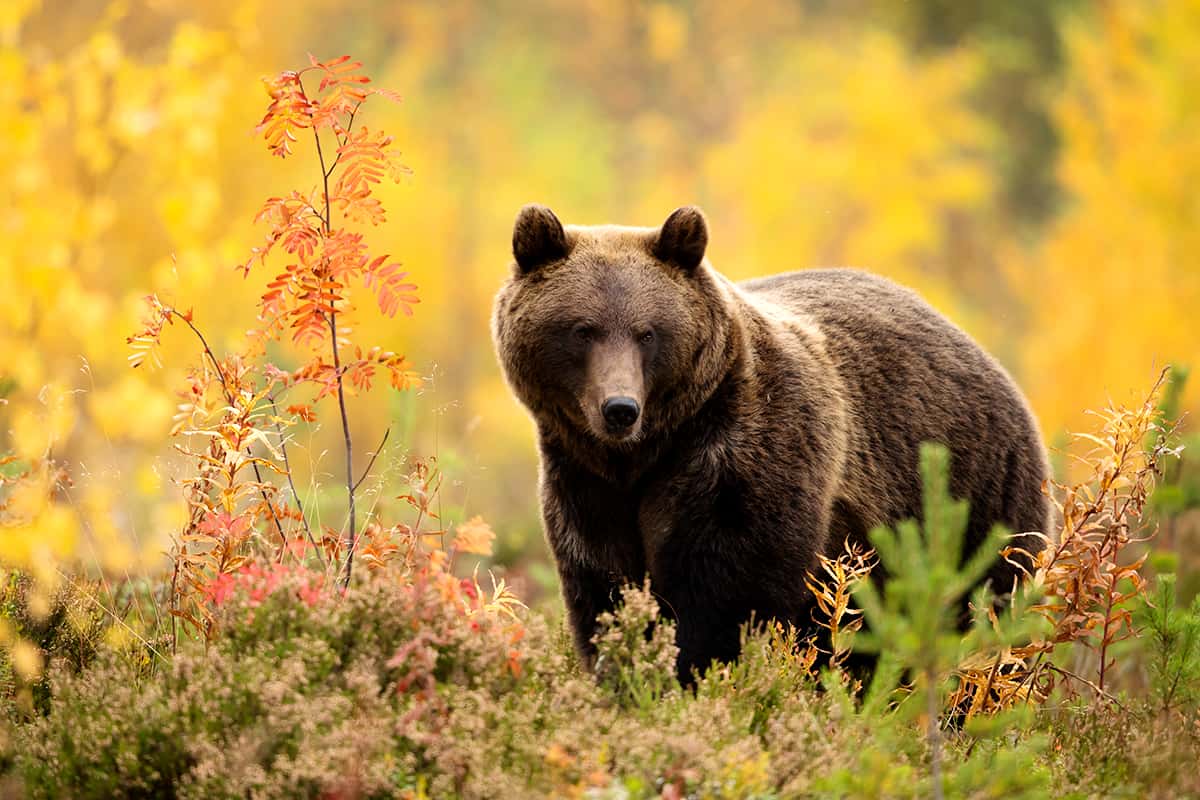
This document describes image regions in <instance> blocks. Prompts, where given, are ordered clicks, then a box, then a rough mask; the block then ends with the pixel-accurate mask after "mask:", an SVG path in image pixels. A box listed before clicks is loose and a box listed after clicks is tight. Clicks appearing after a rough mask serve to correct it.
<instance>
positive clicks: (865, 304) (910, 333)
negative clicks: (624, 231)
mask: <svg viewBox="0 0 1200 800" xmlns="http://www.w3.org/2000/svg"><path fill="white" fill-rule="evenodd" d="M738 288H739V289H740V290H741V293H742V296H743V297H744V298H745V299H746V300H747V301H748V302H749V303H751V304H752V305H753V304H756V303H761V306H760V307H761V308H762V309H764V310H765V311H766V312H767V313H768V314H774V315H778V314H779V313H780V311H781V310H782V312H783V313H790V314H795V315H796V316H797V319H798V321H801V322H803V323H804V324H802V325H799V326H797V329H798V330H812V329H813V328H815V329H817V330H818V331H820V335H821V339H822V342H821V345H822V347H823V349H824V351H825V352H826V353H827V354H828V356H829V359H830V363H832V364H833V366H834V368H835V369H836V370H837V373H838V376H837V377H838V383H839V384H840V388H841V390H842V391H843V392H844V394H845V397H846V400H847V403H848V407H849V409H850V410H851V416H852V418H853V420H854V422H853V423H852V431H853V433H852V441H851V442H850V453H849V455H850V462H849V464H848V468H847V469H848V475H847V478H848V481H849V484H850V485H848V486H847V487H846V490H847V491H848V492H849V493H850V494H859V493H860V492H861V493H863V494H869V493H879V494H881V495H882V496H876V497H875V502H879V501H880V500H883V501H884V502H883V503H882V505H883V506H884V507H885V509H886V511H887V512H888V513H887V516H890V517H892V518H893V519H898V518H903V517H905V516H912V515H915V514H916V512H917V507H916V502H917V499H918V498H919V497H920V489H919V485H918V484H917V480H916V453H917V449H918V447H919V445H920V443H921V442H922V441H938V442H942V443H943V444H945V445H947V446H948V447H949V448H950V450H951V451H952V453H954V457H955V462H956V469H955V473H956V474H955V475H954V476H953V477H954V478H955V479H956V480H954V481H952V483H954V484H957V485H954V486H952V491H954V492H955V494H956V495H958V496H962V497H967V498H968V499H970V500H971V501H972V503H973V504H975V506H976V507H975V508H973V516H974V515H975V513H978V514H979V515H980V516H981V517H982V516H984V515H986V518H987V519H989V520H992V521H996V520H999V521H1003V522H1005V523H1007V524H1008V525H1009V526H1010V528H1012V529H1015V530H1022V531H1023V530H1044V529H1045V527H1044V523H1045V520H1046V513H1047V507H1046V506H1045V505H1044V503H1043V502H1041V500H1043V499H1044V498H1041V497H1040V490H1039V488H1038V487H1039V486H1040V483H1041V481H1042V479H1043V478H1044V477H1045V476H1046V474H1047V471H1046V459H1045V451H1044V448H1043V445H1042V443H1041V438H1040V434H1039V433H1038V430H1037V423H1036V421H1035V420H1034V417H1033V414H1032V412H1031V411H1030V409H1029V406H1028V404H1027V403H1026V401H1025V399H1024V396H1023V395H1022V394H1021V392H1020V390H1019V389H1018V388H1017V386H1016V384H1015V383H1014V382H1013V380H1012V378H1011V377H1010V376H1009V375H1008V373H1007V372H1006V371H1005V370H1004V368H1003V367H1001V366H1000V364H999V363H998V362H997V361H996V360H995V359H993V358H992V357H991V356H990V355H988V354H987V353H986V352H985V351H984V350H983V348H981V347H980V346H979V345H978V344H976V343H975V341H974V340H972V339H971V337H970V336H968V335H967V334H966V333H965V332H964V331H963V330H962V329H960V328H959V327H958V326H957V325H955V324H954V323H953V322H951V321H950V320H948V319H947V318H946V317H944V316H943V315H942V314H940V313H939V312H938V311H937V310H935V309H934V308H933V307H932V306H930V305H929V304H928V303H926V302H925V301H924V300H923V299H921V297H920V296H918V295H917V294H916V293H915V292H914V291H912V290H910V289H907V288H905V287H902V286H899V285H897V284H895V283H892V282H891V281H889V280H887V279H885V278H881V277H879V276H876V275H871V274H870V273H866V272H862V271H859V270H853V269H821V270H803V271H799V272H789V273H783V274H780V275H774V276H771V277H767V278H760V279H755V280H751V281H747V282H744V283H740V284H738ZM763 301H765V302H763ZM768 304H769V305H768ZM993 481H994V482H995V484H1000V485H1004V486H1005V490H1004V491H1001V492H1000V493H999V494H1000V496H996V495H997V492H996V489H995V485H993ZM1014 481H1015V482H1016V483H1019V484H1021V487H1020V491H1019V492H1018V491H1017V487H1015V486H1013V485H1012V482H1014ZM883 486H887V487H888V489H886V490H883V491H882V492H881V491H880V489H879V487H883ZM1017 494H1022V495H1024V496H1029V495H1034V496H1035V502H1034V503H1032V504H1031V507H1030V506H1027V507H1025V508H1014V507H1007V508H1006V506H1020V505H1024V504H1022V503H1016V502H1015V496H1016V495H1017ZM876 521H884V520H872V522H876Z"/></svg>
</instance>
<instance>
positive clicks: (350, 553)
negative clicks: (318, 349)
mask: <svg viewBox="0 0 1200 800" xmlns="http://www.w3.org/2000/svg"><path fill="white" fill-rule="evenodd" d="M329 334H330V338H331V339H332V340H333V341H332V342H331V345H332V347H333V368H334V369H335V370H340V369H341V360H340V359H341V357H340V356H339V355H338V343H337V313H336V312H331V313H330V314H329ZM337 398H338V411H339V413H340V414H341V417H342V441H343V442H345V444H346V500H347V502H348V504H349V506H350V508H349V511H350V523H349V527H348V529H347V531H346V563H345V566H344V568H343V570H342V577H341V584H342V588H343V589H345V588H346V587H347V586H349V585H350V576H351V574H352V573H353V570H354V548H355V545H357V544H358V537H357V531H356V530H355V522H354V488H355V483H354V443H353V441H352V440H351V438H350V417H349V416H348V415H347V414H346V394H345V391H344V389H343V386H342V375H341V373H340V372H338V376H337Z"/></svg>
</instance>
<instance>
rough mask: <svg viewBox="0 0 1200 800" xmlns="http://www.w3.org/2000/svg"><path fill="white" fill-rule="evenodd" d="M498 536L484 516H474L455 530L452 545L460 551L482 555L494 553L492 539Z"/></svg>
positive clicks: (456, 550)
mask: <svg viewBox="0 0 1200 800" xmlns="http://www.w3.org/2000/svg"><path fill="white" fill-rule="evenodd" d="M495 538H496V534H495V532H493V531H492V526H491V525H488V524H487V523H486V522H484V521H483V517H472V518H471V519H469V520H467V521H466V522H464V523H462V524H460V525H459V526H458V529H457V530H456V531H455V532H454V541H453V543H452V544H451V546H452V547H453V548H454V550H455V552H458V553H475V554H476V555H481V556H490V555H491V554H492V541H493V540H494V539H495Z"/></svg>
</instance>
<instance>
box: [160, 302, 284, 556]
mask: <svg viewBox="0 0 1200 800" xmlns="http://www.w3.org/2000/svg"><path fill="white" fill-rule="evenodd" d="M170 311H171V314H172V315H174V316H176V317H178V318H179V319H181V320H183V322H184V324H185V325H187V326H188V327H189V328H191V329H192V333H194V334H196V338H197V339H199V340H200V344H201V345H202V346H203V347H204V352H205V353H207V354H208V360H209V361H211V362H212V365H213V369H214V370H216V372H217V379H218V380H219V381H221V393H222V394H224V395H225V402H226V403H228V404H229V405H230V406H235V403H234V396H233V394H232V393H231V392H230V391H229V384H228V383H226V382H225V373H224V371H223V370H222V369H221V362H219V361H217V357H216V356H215V355H213V351H212V348H211V347H209V346H208V340H207V339H205V338H204V334H203V333H201V332H200V329H199V328H197V327H196V326H195V325H193V324H192V321H191V320H190V319H188V318H187V317H186V316H184V315H183V314H180V313H179V312H178V311H176V310H175V309H174V308H172V309H170ZM246 455H253V454H252V453H251V452H250V448H248V447H247V448H246ZM250 466H251V467H253V468H254V480H255V481H256V482H257V483H258V494H259V496H260V497H261V498H262V500H263V504H265V505H266V507H267V512H268V513H269V514H270V515H271V521H272V522H274V523H275V530H277V531H279V538H280V540H281V541H282V542H283V546H284V547H285V548H286V547H287V534H285V533H284V532H283V525H281V524H280V522H279V517H278V516H277V515H276V514H275V506H273V505H271V500H270V498H268V497H267V490H266V489H264V488H262V487H263V485H264V484H263V477H262V471H261V470H259V468H258V462H256V461H254V460H253V459H251V461H250Z"/></svg>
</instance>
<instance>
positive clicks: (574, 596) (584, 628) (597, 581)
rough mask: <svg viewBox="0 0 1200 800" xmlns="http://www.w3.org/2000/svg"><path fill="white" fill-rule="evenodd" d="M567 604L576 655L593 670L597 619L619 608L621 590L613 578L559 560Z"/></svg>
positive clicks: (560, 578) (564, 560) (563, 594)
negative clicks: (593, 638)
mask: <svg viewBox="0 0 1200 800" xmlns="http://www.w3.org/2000/svg"><path fill="white" fill-rule="evenodd" d="M558 577H559V582H560V583H561V584H562V596H563V603H564V605H566V608H567V619H568V621H569V622H570V624H571V633H572V634H573V636H574V640H575V651H576V652H577V653H579V657H580V658H581V659H582V660H583V664H584V667H585V668H586V669H588V670H590V669H591V668H592V667H593V665H594V664H595V661H596V646H595V645H594V644H593V643H592V636H594V635H595V633H596V617H598V616H599V615H600V614H603V613H604V612H605V611H612V610H613V609H614V608H615V607H616V603H617V596H618V594H619V588H620V587H618V586H617V584H616V582H615V581H614V580H612V578H611V577H610V576H608V575H606V574H604V573H601V572H599V571H597V570H595V569H593V568H591V567H588V566H586V565H584V564H580V563H578V562H576V561H573V560H571V559H569V558H559V559H558Z"/></svg>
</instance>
